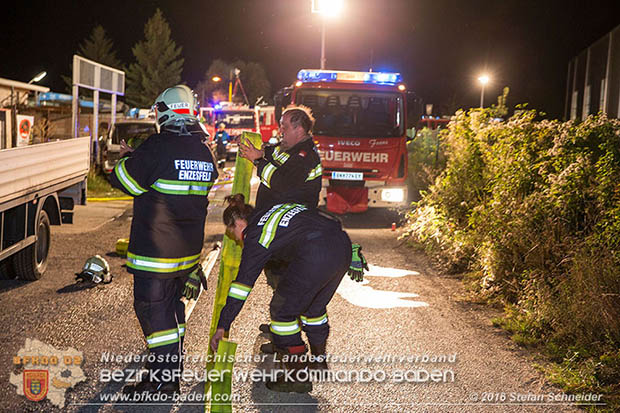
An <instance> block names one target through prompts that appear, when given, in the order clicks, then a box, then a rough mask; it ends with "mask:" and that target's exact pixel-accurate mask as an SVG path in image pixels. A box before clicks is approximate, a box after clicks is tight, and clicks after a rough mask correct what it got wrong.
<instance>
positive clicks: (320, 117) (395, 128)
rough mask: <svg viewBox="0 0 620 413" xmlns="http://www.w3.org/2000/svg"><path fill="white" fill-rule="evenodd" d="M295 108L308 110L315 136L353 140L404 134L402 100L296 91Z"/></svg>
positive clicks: (350, 92)
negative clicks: (350, 138) (306, 108)
mask: <svg viewBox="0 0 620 413" xmlns="http://www.w3.org/2000/svg"><path fill="white" fill-rule="evenodd" d="M295 102H296V103H297V104H302V105H305V106H308V107H310V108H311V109H312V113H313V115H314V118H315V119H316V123H315V125H314V134H315V135H327V136H348V137H356V138H376V137H392V136H394V137H396V136H403V134H404V121H403V112H404V108H403V98H402V96H401V95H400V94H398V93H390V92H372V91H367V90H333V89H331V90H326V89H323V90H317V89H313V90H308V89H306V90H298V91H297V95H296V97H295Z"/></svg>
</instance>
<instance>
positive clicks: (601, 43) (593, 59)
mask: <svg viewBox="0 0 620 413" xmlns="http://www.w3.org/2000/svg"><path fill="white" fill-rule="evenodd" d="M564 108H565V109H564V118H565V119H571V120H574V119H581V120H583V119H585V118H587V117H588V116H589V115H591V114H594V113H597V112H599V111H601V112H605V113H607V115H608V116H610V117H614V118H620V26H617V27H616V28H615V29H613V30H612V31H611V32H609V33H608V34H607V35H606V36H604V37H603V38H601V39H599V40H598V41H596V42H595V43H594V44H592V45H591V46H590V47H588V48H587V49H586V50H584V51H583V52H581V53H580V54H579V55H578V56H576V57H574V58H573V59H572V60H571V61H570V62H569V63H568V75H567V86H566V104H565V105H564Z"/></svg>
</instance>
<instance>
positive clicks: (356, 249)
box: [347, 244, 368, 282]
mask: <svg viewBox="0 0 620 413" xmlns="http://www.w3.org/2000/svg"><path fill="white" fill-rule="evenodd" d="M364 270H366V271H368V262H367V261H366V258H364V255H363V254H362V246H361V245H360V244H353V245H352V254H351V264H350V265H349V271H347V274H349V277H351V279H352V280H353V281H357V282H360V281H363V280H364Z"/></svg>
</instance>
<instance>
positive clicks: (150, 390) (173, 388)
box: [123, 380, 180, 403]
mask: <svg viewBox="0 0 620 413" xmlns="http://www.w3.org/2000/svg"><path fill="white" fill-rule="evenodd" d="M179 392H180V386H179V382H178V381H172V382H156V381H149V380H143V381H141V382H139V383H134V384H128V385H126V386H125V387H123V394H128V395H131V397H132V401H134V402H137V403H149V402H152V401H151V400H150V398H149V397H150V396H153V395H155V394H166V395H168V399H167V400H170V402H172V401H173V400H172V399H173V397H174V395H175V394H178V393H179ZM164 402H165V400H164Z"/></svg>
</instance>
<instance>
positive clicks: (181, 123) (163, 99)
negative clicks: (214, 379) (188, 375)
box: [110, 85, 218, 393]
mask: <svg viewBox="0 0 620 413" xmlns="http://www.w3.org/2000/svg"><path fill="white" fill-rule="evenodd" d="M154 108H155V110H156V115H157V122H158V124H159V125H160V129H161V132H160V133H158V134H155V135H152V136H150V137H149V138H148V139H147V140H146V141H145V142H144V143H143V144H142V145H140V147H139V148H137V149H135V150H133V151H130V152H129V153H128V154H127V156H125V157H123V158H121V159H120V160H119V162H118V163H117V164H116V166H115V168H114V172H113V173H112V174H111V175H110V182H111V184H112V186H114V187H116V188H118V189H120V190H122V191H123V192H125V193H127V194H129V195H132V196H133V197H134V203H133V219H132V222H131V235H130V241H129V247H128V252H127V269H128V272H130V273H131V274H133V275H134V309H135V312H136V316H137V318H138V321H139V322H140V326H141V327H142V331H143V333H144V335H145V337H146V344H147V347H148V350H149V352H150V354H151V356H152V359H150V360H149V363H147V366H148V369H149V374H148V375H147V376H146V377H144V380H142V381H141V382H140V383H139V384H137V385H135V386H126V387H125V392H134V393H135V392H137V393H142V392H164V393H171V392H175V391H178V389H179V377H178V376H176V375H178V374H180V372H181V369H182V363H181V361H182V360H181V358H180V356H181V355H182V345H183V339H184V335H185V306H184V304H183V302H182V301H181V300H180V299H181V297H182V296H185V297H186V298H188V299H195V298H197V296H198V293H199V291H200V286H201V285H202V286H203V288H206V279H205V277H204V275H203V274H202V269H201V267H200V252H201V250H202V246H203V240H204V225H205V220H206V215H207V206H208V200H207V195H208V194H209V191H210V189H211V187H212V185H213V183H214V181H215V179H216V178H217V175H218V174H217V168H216V166H215V164H214V159H213V155H212V153H211V150H210V149H209V148H208V147H207V146H206V141H207V137H208V136H207V135H206V134H205V132H204V131H203V129H202V128H201V127H200V125H199V124H198V119H197V117H196V115H197V112H196V100H195V96H194V94H193V92H192V91H191V89H189V88H188V87H187V86H184V85H179V86H175V87H171V88H168V89H166V90H165V91H164V92H163V93H162V94H161V95H159V96H158V97H157V99H156V101H155V105H154ZM122 146H123V149H125V150H127V147H126V145H122ZM153 359H154V361H153Z"/></svg>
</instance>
